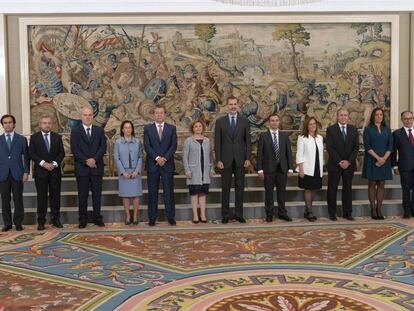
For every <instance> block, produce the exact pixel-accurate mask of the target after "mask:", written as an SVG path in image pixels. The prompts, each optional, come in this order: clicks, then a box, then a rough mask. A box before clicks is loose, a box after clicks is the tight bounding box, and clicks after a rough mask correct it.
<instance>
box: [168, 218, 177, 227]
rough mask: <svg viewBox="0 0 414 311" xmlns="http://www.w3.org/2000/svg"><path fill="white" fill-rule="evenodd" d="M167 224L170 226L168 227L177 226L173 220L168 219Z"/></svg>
mask: <svg viewBox="0 0 414 311" xmlns="http://www.w3.org/2000/svg"><path fill="white" fill-rule="evenodd" d="M168 223H169V224H170V226H175V225H177V222H176V221H175V220H174V219H169V220H168Z"/></svg>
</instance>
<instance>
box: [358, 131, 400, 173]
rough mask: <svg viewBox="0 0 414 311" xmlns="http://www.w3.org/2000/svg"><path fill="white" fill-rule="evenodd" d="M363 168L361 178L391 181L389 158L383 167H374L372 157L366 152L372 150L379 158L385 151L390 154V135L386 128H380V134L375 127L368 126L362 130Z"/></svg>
mask: <svg viewBox="0 0 414 311" xmlns="http://www.w3.org/2000/svg"><path fill="white" fill-rule="evenodd" d="M363 138H364V148H365V155H364V166H363V169H362V177H363V178H365V179H369V180H391V179H392V169H391V157H388V159H387V161H386V162H385V164H384V165H383V166H380V167H378V166H376V165H375V163H376V162H377V161H376V160H375V158H374V157H372V156H370V155H369V154H368V150H371V149H372V150H373V151H374V152H375V153H376V154H377V155H379V156H380V157H382V156H384V154H385V153H386V152H387V151H390V152H392V147H393V146H392V145H393V139H392V133H391V130H390V129H389V128H388V127H381V132H379V131H378V129H377V127H376V126H373V125H368V126H367V127H365V129H364V134H363Z"/></svg>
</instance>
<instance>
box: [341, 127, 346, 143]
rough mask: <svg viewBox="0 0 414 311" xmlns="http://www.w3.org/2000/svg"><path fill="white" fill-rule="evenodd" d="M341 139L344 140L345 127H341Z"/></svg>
mask: <svg viewBox="0 0 414 311" xmlns="http://www.w3.org/2000/svg"><path fill="white" fill-rule="evenodd" d="M341 132H342V138H343V139H344V140H346V132H345V125H342V126H341Z"/></svg>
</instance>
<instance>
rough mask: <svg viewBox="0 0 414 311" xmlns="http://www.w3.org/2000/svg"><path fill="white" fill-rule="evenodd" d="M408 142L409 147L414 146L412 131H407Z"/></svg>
mask: <svg viewBox="0 0 414 311" xmlns="http://www.w3.org/2000/svg"><path fill="white" fill-rule="evenodd" d="M408 140H409V141H410V143H411V145H413V146H414V137H413V133H412V129H408Z"/></svg>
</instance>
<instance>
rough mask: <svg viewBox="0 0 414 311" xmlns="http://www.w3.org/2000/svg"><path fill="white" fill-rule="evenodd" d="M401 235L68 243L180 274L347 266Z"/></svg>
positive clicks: (385, 230)
mask: <svg viewBox="0 0 414 311" xmlns="http://www.w3.org/2000/svg"><path fill="white" fill-rule="evenodd" d="M400 233H401V228H398V227H396V226H393V225H387V226H384V225H377V226H375V225H370V226H366V225H355V226H343V227H341V226H337V227H312V226H310V227H309V226H297V227H296V226H292V227H276V228H270V229H269V228H254V229H242V228H241V229H237V230H231V231H228V230H223V229H222V230H214V229H211V230H207V231H206V230H203V231H199V230H193V231H169V232H165V233H163V234H160V233H159V232H140V233H137V232H122V233H121V232H115V233H114V232H108V233H106V234H104V233H102V234H99V235H96V234H94V233H90V234H76V233H75V234H70V235H68V236H67V237H65V239H64V241H65V242H68V243H70V244H75V245H82V246H89V247H92V248H94V249H97V250H102V251H106V252H109V253H117V254H118V255H119V256H125V257H127V258H134V259H138V258H139V259H140V260H142V261H145V262H148V263H153V264H156V265H161V266H165V267H168V268H171V269H174V270H177V271H180V272H193V271H195V270H203V269H206V268H217V267H229V266H240V265H251V264H257V265H269V264H271V265H274V264H325V265H334V266H344V267H346V266H348V265H350V264H352V263H354V262H355V261H356V260H359V259H361V258H363V257H366V256H368V255H369V254H370V253H372V251H373V250H375V249H377V248H379V247H381V246H382V244H383V243H386V242H387V241H390V240H391V239H393V238H394V237H395V236H398V235H399V234H400Z"/></svg>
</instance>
